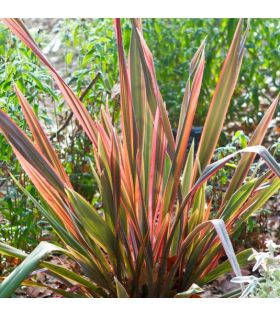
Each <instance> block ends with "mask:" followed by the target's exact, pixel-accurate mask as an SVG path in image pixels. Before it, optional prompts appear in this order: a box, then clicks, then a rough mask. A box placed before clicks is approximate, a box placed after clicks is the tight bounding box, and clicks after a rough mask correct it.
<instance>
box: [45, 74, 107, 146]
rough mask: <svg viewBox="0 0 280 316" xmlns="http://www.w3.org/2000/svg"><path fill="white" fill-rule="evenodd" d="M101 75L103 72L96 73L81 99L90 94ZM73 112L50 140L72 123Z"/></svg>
mask: <svg viewBox="0 0 280 316" xmlns="http://www.w3.org/2000/svg"><path fill="white" fill-rule="evenodd" d="M100 76H101V73H100V72H98V73H97V74H96V76H95V77H94V78H93V79H92V81H91V82H90V84H89V85H88V86H87V88H86V89H85V90H84V91H83V93H82V94H81V96H80V98H79V99H80V101H83V99H84V97H85V96H86V95H87V94H88V92H89V90H90V89H91V88H92V87H93V85H94V84H95V83H96V81H97V80H98V79H99V77H100ZM73 115H74V114H73V112H71V113H70V114H69V115H68V117H67V119H66V121H65V122H64V123H63V124H62V126H60V128H59V129H58V130H57V131H56V132H55V133H53V134H52V135H51V137H50V140H53V139H54V138H56V137H57V136H58V134H59V133H61V131H63V130H64V129H65V127H66V126H67V125H68V124H69V123H70V121H71V119H72V117H73Z"/></svg>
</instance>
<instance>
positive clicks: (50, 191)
mask: <svg viewBox="0 0 280 316" xmlns="http://www.w3.org/2000/svg"><path fill="white" fill-rule="evenodd" d="M12 147H13V146H12ZM13 151H14V153H15V154H16V156H17V158H18V160H19V162H20V163H21V165H22V167H23V169H24V170H25V171H26V173H27V174H28V176H29V178H30V179H31V181H32V182H33V184H34V186H35V187H36V189H37V190H38V191H39V193H40V194H41V195H42V197H43V199H44V200H45V201H46V202H47V203H48V205H49V206H50V207H51V208H52V209H53V210H54V212H55V213H56V214H57V216H58V217H59V218H60V220H61V222H62V223H63V224H64V225H65V227H66V228H67V229H68V231H69V232H70V233H71V234H72V235H73V236H75V237H76V238H77V239H78V240H79V239H80V237H79V235H78V233H77V229H76V226H75V224H74V223H73V221H72V218H71V215H70V214H69V212H71V210H70V209H67V206H66V202H65V200H63V198H62V197H61V196H60V194H59V192H58V191H57V190H56V189H55V188H54V187H53V186H52V185H51V184H50V183H49V182H48V181H47V179H46V178H45V177H44V176H42V175H41V174H40V173H39V172H38V171H37V170H36V169H35V168H34V167H33V166H32V165H31V164H30V163H29V162H28V161H27V160H26V159H25V158H24V156H22V155H21V153H20V152H19V151H18V150H17V149H16V148H15V147H13Z"/></svg>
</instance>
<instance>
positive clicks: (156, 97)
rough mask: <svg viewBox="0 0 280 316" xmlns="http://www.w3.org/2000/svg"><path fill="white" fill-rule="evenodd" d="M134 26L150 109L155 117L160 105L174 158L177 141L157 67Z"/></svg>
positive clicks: (133, 24)
mask: <svg viewBox="0 0 280 316" xmlns="http://www.w3.org/2000/svg"><path fill="white" fill-rule="evenodd" d="M132 26H133V28H134V29H135V32H134V33H133V34H135V36H136V43H137V48H138V51H139V55H140V59H141V65H142V70H143V74H144V78H145V87H146V94H147V100H148V104H149V108H150V111H151V113H152V115H153V117H155V115H156V109H157V107H159V109H160V114H161V119H162V124H163V127H164V132H165V136H166V138H167V139H168V152H169V155H170V157H171V158H173V156H174V153H175V142H174V137H173V133H172V129H171V125H170V121H169V118H168V113H167V111H166V108H165V105H164V103H163V100H162V96H161V94H160V91H159V87H158V84H157V80H156V74H155V68H154V63H153V57H152V54H151V52H150V50H149V48H148V46H147V44H146V42H145V40H144V37H143V35H142V32H141V31H140V30H139V29H138V28H137V26H138V25H137V23H135V22H134V21H132Z"/></svg>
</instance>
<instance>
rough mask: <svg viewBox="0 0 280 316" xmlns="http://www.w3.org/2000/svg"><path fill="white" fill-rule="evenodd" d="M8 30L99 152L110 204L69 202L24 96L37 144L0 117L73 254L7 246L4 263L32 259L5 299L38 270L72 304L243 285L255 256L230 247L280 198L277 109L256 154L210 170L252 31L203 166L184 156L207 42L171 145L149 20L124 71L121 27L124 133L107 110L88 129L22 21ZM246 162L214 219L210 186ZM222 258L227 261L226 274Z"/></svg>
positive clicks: (98, 171)
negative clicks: (57, 260) (54, 280)
mask: <svg viewBox="0 0 280 316" xmlns="http://www.w3.org/2000/svg"><path fill="white" fill-rule="evenodd" d="M4 22H5V23H6V25H7V26H8V27H9V28H10V30H11V31H12V32H13V33H14V34H15V35H16V36H18V37H19V38H20V39H21V40H22V41H23V42H24V43H25V44H26V45H27V46H28V47H29V48H30V49H31V50H32V51H33V52H34V53H35V54H36V55H37V56H38V57H39V59H40V60H41V61H42V62H43V63H44V64H45V65H46V67H47V68H48V69H49V71H50V72H51V74H52V75H53V78H54V80H55V81H56V84H57V85H58V87H59V89H60V90H61V92H62V94H63V96H64V98H65V100H66V101H67V103H68V105H69V106H70V108H71V109H72V111H73V112H74V114H75V116H76V118H77V119H78V121H79V123H80V124H81V126H82V128H83V129H84V131H85V132H86V134H87V136H88V137H89V139H90V140H91V142H92V151H93V156H94V163H93V164H92V166H93V168H92V169H93V174H94V176H95V178H96V182H97V183H98V186H99V190H100V193H101V196H102V208H101V209H100V210H98V211H97V210H96V209H95V208H94V207H93V206H92V205H91V204H90V203H89V202H87V201H86V200H85V199H84V198H83V197H82V196H81V195H79V194H78V193H77V192H75V191H74V190H73V188H72V185H71V183H70V181H69V178H68V176H67V174H66V172H65V171H64V169H63V167H62V165H61V163H60V161H59V159H58V157H57V155H56V153H55V151H54V149H53V147H52V146H51V144H50V142H49V140H48V138H47V136H46V135H45V133H44V132H43V129H42V127H41V125H40V123H39V121H38V120H37V118H36V116H35V114H34V113H33V111H32V109H31V107H30V106H29V104H28V103H27V101H26V99H25V97H24V96H23V94H22V93H21V91H20V90H19V89H18V88H17V87H16V92H17V96H18V99H19V103H20V105H21V107H22V110H23V112H24V115H25V117H26V120H27V123H28V125H29V128H30V131H31V132H32V135H33V140H31V139H30V138H29V137H27V135H26V134H25V133H24V132H23V131H22V130H20V129H19V128H18V127H17V126H16V124H14V123H13V121H12V120H11V119H10V118H9V117H8V116H7V115H6V114H5V113H3V112H2V111H1V112H0V129H1V131H2V133H3V134H4V136H5V137H6V138H7V140H8V141H9V143H10V144H11V146H12V148H13V151H14V153H15V155H16V156H17V158H18V159H19V161H20V163H21V165H22V167H23V168H24V170H25V171H26V173H27V174H28V176H29V177H30V179H31V181H32V182H33V183H34V185H35V187H36V188H37V190H38V191H39V193H40V195H41V196H42V198H43V199H44V200H45V202H46V203H44V204H43V205H41V204H40V203H38V201H36V200H35V199H33V202H34V203H35V205H37V206H38V208H40V210H41V211H42V213H43V214H44V216H45V217H46V218H47V219H48V220H49V222H50V223H51V225H52V227H53V228H54V230H55V231H56V233H57V235H58V236H59V237H60V239H61V241H62V242H63V244H64V245H65V247H64V248H63V247H58V246H55V245H52V244H49V243H46V242H43V243H40V244H39V246H38V247H37V248H36V249H35V250H34V251H33V252H32V253H31V254H29V255H27V254H26V253H25V252H23V251H20V250H18V249H15V248H13V247H11V246H8V245H5V244H3V243H2V244H0V251H1V253H3V254H6V255H9V256H16V257H19V258H21V259H24V260H23V262H22V263H21V264H20V265H19V266H18V267H17V268H16V269H15V270H14V271H13V272H12V273H11V274H10V275H9V276H8V277H7V278H6V279H5V280H4V281H3V282H2V283H1V285H0V296H1V297H8V296H10V295H12V293H13V292H14V291H15V289H16V288H17V287H18V286H19V285H20V284H21V283H22V282H23V284H31V285H33V286H36V285H37V286H38V284H37V283H36V282H35V281H34V282H30V281H25V279H26V278H27V277H28V275H29V273H30V272H31V271H34V270H36V268H37V267H38V266H40V267H44V268H46V269H48V270H49V271H50V272H51V273H52V275H56V276H57V277H59V278H60V279H61V280H65V281H67V282H65V283H66V284H68V285H69V283H70V285H72V286H73V287H74V290H73V288H72V289H71V291H62V290H55V289H54V291H59V292H60V293H62V294H63V295H64V296H70V297H81V296H84V297H115V296H118V297H172V296H174V295H176V294H178V293H180V292H182V291H185V290H187V289H189V288H190V287H191V286H192V285H193V284H194V283H195V284H197V285H199V286H201V285H203V284H205V283H207V282H209V281H211V280H213V279H215V278H216V277H218V276H219V275H221V274H223V273H225V272H227V271H230V269H231V266H232V268H233V270H234V272H235V273H236V275H237V276H240V275H241V272H240V268H239V264H244V263H246V260H247V258H248V256H249V255H250V254H251V250H245V251H243V252H242V253H239V254H237V256H235V254H234V251H233V248H232V245H231V242H230V239H229V235H232V234H234V232H235V231H236V229H238V227H239V226H240V225H241V224H242V222H244V221H246V219H247V218H248V217H249V216H250V215H251V214H252V213H253V212H254V211H255V210H257V209H258V208H259V207H261V206H262V205H263V204H264V203H265V201H266V200H267V199H268V198H269V197H271V196H272V195H273V194H274V193H275V192H276V191H277V190H278V189H279V187H280V180H279V176H280V168H279V164H278V163H277V162H276V161H275V159H274V158H273V156H272V155H271V154H270V153H269V152H268V151H267V150H266V149H265V148H264V147H262V146H260V144H261V142H262V139H263V137H264V134H265V132H266V129H267V127H268V125H269V122H270V120H271V118H272V116H273V113H274V111H275V108H276V105H277V103H278V97H277V98H276V99H275V101H274V102H273V103H272V104H271V106H270V107H269V109H268V110H267V112H266V113H265V115H264V117H263V119H262V120H261V122H260V123H259V125H258V127H257V128H256V130H255V132H254V134H253V136H252V138H251V139H250V141H249V143H248V145H249V146H248V147H246V148H244V149H242V150H240V151H237V152H235V153H233V154H231V155H228V156H226V157H225V158H222V159H221V160H218V161H216V162H213V163H211V164H210V162H211V159H212V156H213V153H214V150H215V147H216V145H217V141H218V138H219V135H220V133H221V130H222V127H223V123H224V120H225V115H226V113H227V109H228V106H229V103H230V100H231V97H232V94H233V91H234V87H235V84H236V81H237V78H238V74H239V70H240V66H241V62H242V57H243V52H244V44H245V39H246V35H247V31H248V29H247V30H246V31H245V34H243V35H242V24H243V22H242V21H240V22H239V23H238V25H237V29H236V31H235V35H234V38H233V40H232V43H231V46H230V48H229V51H228V54H227V57H226V60H225V62H224V65H223V68H222V70H221V74H220V79H219V82H218V85H217V87H216V90H215V93H214V95H213V98H212V102H211V104H210V108H209V111H208V114H207V118H206V121H205V124H204V128H203V132H202V136H201V140H200V143H199V147H198V151H197V154H196V156H195V155H194V146H192V147H191V149H190V150H189V151H187V145H188V139H189V135H190V131H191V127H192V122H193V119H194V115H195V111H196V107H197V103H198V98H199V94H200V88H201V84H202V78H203V70H204V47H205V42H203V43H202V44H201V46H200V47H199V49H198V50H197V52H196V54H195V55H194V57H193V59H192V61H191V63H190V68H189V80H188V82H187V85H186V91H185V95H184V98H183V101H182V109H181V115H180V120H179V124H178V132H177V136H176V139H174V137H173V134H172V129H171V126H170V121H169V118H168V113H167V111H166V108H165V104H164V102H163V99H162V97H161V94H160V91H159V88H158V85H157V81H156V76H155V71H154V65H153V59H152V55H151V52H150V51H149V49H148V47H147V45H146V43H145V40H144V37H143V34H142V27H141V20H139V19H136V20H132V22H131V24H132V35H131V42H130V50H129V56H128V61H126V57H125V54H124V50H123V44H122V33H121V23H120V20H119V19H116V20H115V21H114V24H115V31H116V38H117V44H118V56H119V73H120V90H121V93H120V97H121V100H120V101H121V117H120V126H119V125H118V124H117V123H115V124H114V125H115V126H114V125H113V124H112V120H111V117H110V114H109V111H108V109H107V108H106V106H105V107H104V108H102V110H101V113H100V117H99V118H96V119H92V118H91V116H90V115H89V112H88V111H87V109H86V108H85V106H83V104H82V103H81V101H80V100H79V99H78V98H77V97H76V96H75V94H74V93H73V92H72V90H71V89H70V88H69V86H67V85H66V83H65V82H64V81H63V79H62V78H61V77H60V76H59V74H58V73H57V71H56V70H55V69H54V68H53V66H52V65H51V64H50V63H49V62H48V60H47V59H46V58H45V57H44V56H43V54H42V53H41V51H40V50H39V48H38V46H37V45H36V43H35V42H34V41H33V39H32V38H31V36H30V35H29V33H28V31H27V29H26V27H25V26H24V24H23V23H22V21H21V20H18V19H5V20H4ZM239 154H242V158H241V159H240V162H239V164H238V166H237V168H236V170H235V173H234V175H233V177H232V179H231V181H230V184H229V186H228V188H227V191H226V193H225V195H224V198H223V201H222V203H221V204H220V206H219V209H215V210H213V209H212V207H211V205H212V201H211V199H210V200H207V199H206V195H205V187H206V182H207V180H208V179H209V178H210V177H211V176H213V175H214V174H215V173H216V172H217V171H218V170H220V169H221V168H222V167H223V166H224V165H225V164H226V163H227V162H228V161H229V160H230V159H232V158H233V157H234V156H235V155H239ZM256 154H259V155H260V156H261V157H262V158H263V159H264V160H265V162H266V164H267V165H268V167H269V169H268V171H267V172H266V173H265V174H264V175H262V176H259V177H257V176H253V177H250V176H248V172H249V168H250V165H251V162H252V161H253V159H254V157H255V155H256ZM15 181H16V180H15ZM17 183H18V182H17ZM18 185H19V186H20V184H19V183H18ZM21 189H22V190H23V191H25V192H26V190H25V189H24V188H23V187H21ZM26 193H27V194H28V192H26ZM28 195H29V197H30V198H31V199H32V196H31V195H30V194H28ZM51 252H56V253H64V254H67V255H68V256H69V257H70V258H72V259H73V260H75V261H76V262H77V263H78V264H79V266H80V267H81V270H82V272H79V271H70V270H68V269H66V268H64V267H63V266H59V265H55V264H52V263H50V262H47V261H43V260H44V257H46V256H47V255H48V254H49V253H51ZM224 253H226V255H227V257H228V259H229V260H228V261H227V262H223V263H222V264H220V259H221V257H222V256H224ZM238 262H239V264H238ZM230 265H231V266H230ZM28 282H29V283H28Z"/></svg>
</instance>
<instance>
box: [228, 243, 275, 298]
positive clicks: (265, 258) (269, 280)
mask: <svg viewBox="0 0 280 316" xmlns="http://www.w3.org/2000/svg"><path fill="white" fill-rule="evenodd" d="M279 249H280V245H276V244H275V243H274V242H273V241H272V240H267V241H266V251H264V252H257V251H256V250H253V254H252V255H251V256H250V257H249V258H248V260H253V259H254V260H256V263H255V265H254V267H253V272H255V271H258V272H259V274H260V277H256V276H254V275H251V276H242V277H235V278H233V279H232V282H235V283H241V282H242V283H248V285H247V287H246V288H245V290H244V291H243V293H242V295H241V297H254V298H279V297H280V255H279Z"/></svg>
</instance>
